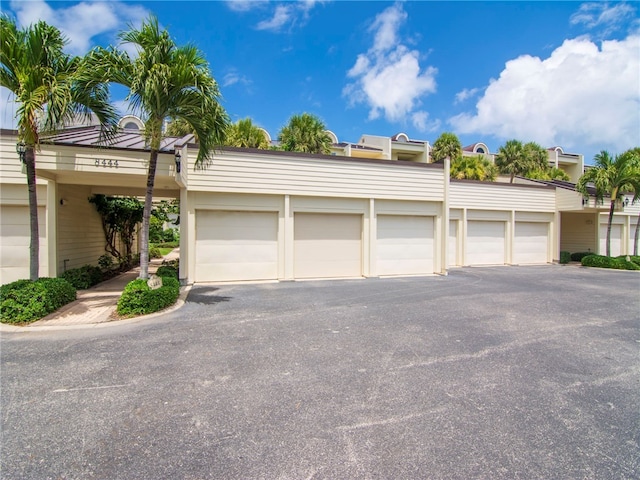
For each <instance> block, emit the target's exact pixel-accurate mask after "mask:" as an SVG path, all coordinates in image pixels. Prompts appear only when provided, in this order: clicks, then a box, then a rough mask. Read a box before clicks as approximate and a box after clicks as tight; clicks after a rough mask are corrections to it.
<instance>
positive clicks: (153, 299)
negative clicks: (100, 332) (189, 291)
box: [118, 276, 180, 317]
mask: <svg viewBox="0 0 640 480" xmlns="http://www.w3.org/2000/svg"><path fill="white" fill-rule="evenodd" d="M161 278H162V286H161V287H160V288H158V289H155V290H152V289H150V288H149V285H147V281H146V280H142V279H138V280H134V281H132V282H129V283H128V284H127V286H126V287H125V289H124V292H122V296H121V297H120V299H119V300H118V314H119V315H122V316H126V317H130V316H134V315H145V314H147V313H153V312H157V311H158V310H162V309H163V308H166V307H168V306H170V305H173V304H174V303H176V300H178V296H179V295H180V282H178V279H177V278H174V277H172V276H165V277H161Z"/></svg>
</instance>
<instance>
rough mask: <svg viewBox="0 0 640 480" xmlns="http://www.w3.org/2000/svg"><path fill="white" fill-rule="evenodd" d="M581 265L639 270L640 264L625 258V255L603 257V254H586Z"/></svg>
mask: <svg viewBox="0 0 640 480" xmlns="http://www.w3.org/2000/svg"><path fill="white" fill-rule="evenodd" d="M581 263H582V266H583V267H599V268H615V269H617V270H640V266H639V265H637V264H635V263H634V262H629V261H627V260H626V256H621V257H605V256H603V255H587V256H586V257H584V258H583V259H582V262H581Z"/></svg>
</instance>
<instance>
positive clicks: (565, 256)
mask: <svg viewBox="0 0 640 480" xmlns="http://www.w3.org/2000/svg"><path fill="white" fill-rule="evenodd" d="M570 261H571V253H569V252H564V251H563V252H560V263H563V264H564V263H569V262H570Z"/></svg>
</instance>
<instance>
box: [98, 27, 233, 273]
mask: <svg viewBox="0 0 640 480" xmlns="http://www.w3.org/2000/svg"><path fill="white" fill-rule="evenodd" d="M119 38H120V40H121V41H122V42H124V43H129V44H131V45H133V46H135V48H136V50H137V56H135V57H130V56H129V54H128V53H126V52H124V51H120V50H117V49H115V48H109V49H103V48H96V49H94V50H93V51H92V52H91V53H90V54H89V64H90V66H91V69H90V70H89V71H87V75H88V76H95V77H97V78H100V79H102V80H106V81H110V82H113V83H117V84H120V85H123V86H124V87H126V88H128V89H129V94H128V96H127V99H128V100H129V102H130V104H131V106H132V108H133V110H134V111H138V112H141V113H142V117H143V118H144V124H145V125H144V134H145V136H146V138H147V142H148V144H149V149H150V153H149V168H148V172H147V188H146V193H145V204H144V213H143V220H142V229H141V232H140V242H141V246H140V278H148V277H149V221H150V217H151V209H152V206H153V205H152V202H153V187H154V182H155V175H156V166H157V162H158V152H159V151H160V145H161V142H162V140H163V138H164V135H165V133H164V132H163V125H164V123H165V121H166V120H167V119H169V118H171V119H174V120H184V121H185V122H186V123H187V124H189V126H190V127H191V129H192V131H193V132H194V133H195V134H196V136H197V138H198V142H199V149H198V156H197V158H196V167H198V168H200V167H203V166H205V165H206V163H207V161H209V160H210V155H211V154H212V152H213V149H214V148H215V146H216V145H221V144H222V142H223V139H224V132H225V131H226V128H227V125H228V117H227V114H226V112H225V111H224V109H223V108H222V107H221V106H220V103H219V99H220V91H219V88H218V84H217V83H216V81H215V80H214V79H213V77H212V76H211V73H210V72H209V68H208V64H207V61H206V59H205V58H204V56H203V55H202V54H201V53H200V51H198V49H197V48H195V47H194V46H191V45H187V46H182V47H178V46H176V44H175V42H174V41H173V40H172V39H171V37H170V36H169V33H168V32H167V31H166V30H160V27H159V25H158V20H157V18H155V17H150V18H149V19H147V20H146V21H144V22H143V23H142V25H141V27H140V29H139V30H136V29H131V30H129V31H127V32H122V33H120V35H119Z"/></svg>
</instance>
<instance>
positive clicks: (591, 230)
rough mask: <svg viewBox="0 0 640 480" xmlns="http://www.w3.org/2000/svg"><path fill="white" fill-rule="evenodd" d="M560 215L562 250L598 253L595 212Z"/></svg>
mask: <svg viewBox="0 0 640 480" xmlns="http://www.w3.org/2000/svg"><path fill="white" fill-rule="evenodd" d="M560 215H561V220H560V223H561V229H560V251H566V252H571V253H576V252H588V251H590V252H593V253H596V251H597V250H596V248H597V245H596V216H595V215H594V214H593V213H561V214H560Z"/></svg>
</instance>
